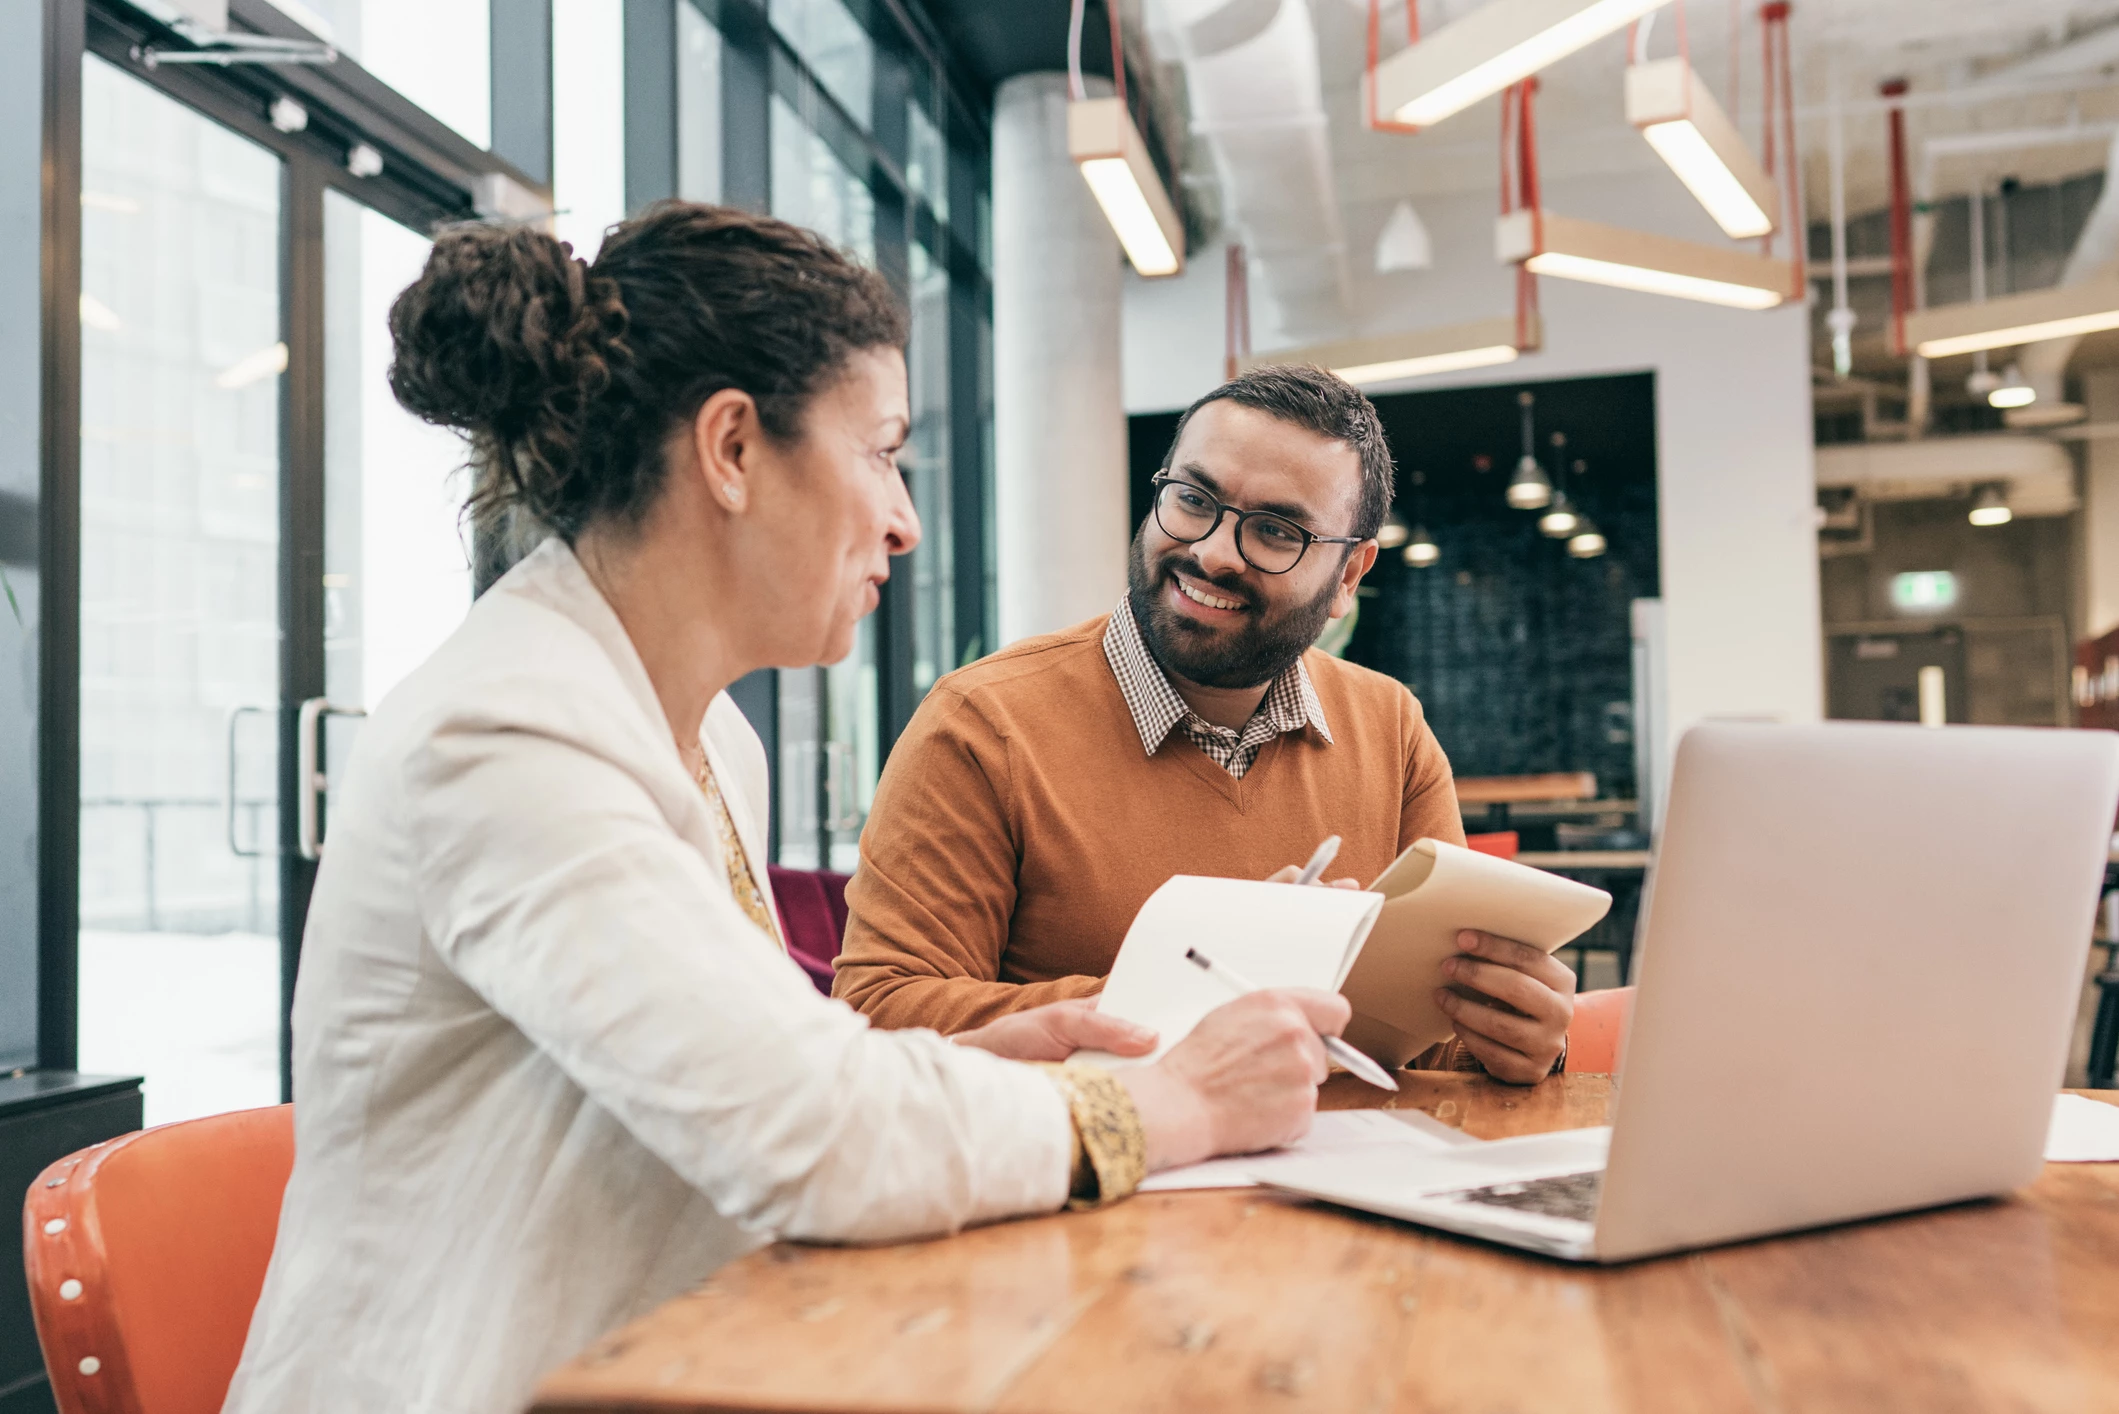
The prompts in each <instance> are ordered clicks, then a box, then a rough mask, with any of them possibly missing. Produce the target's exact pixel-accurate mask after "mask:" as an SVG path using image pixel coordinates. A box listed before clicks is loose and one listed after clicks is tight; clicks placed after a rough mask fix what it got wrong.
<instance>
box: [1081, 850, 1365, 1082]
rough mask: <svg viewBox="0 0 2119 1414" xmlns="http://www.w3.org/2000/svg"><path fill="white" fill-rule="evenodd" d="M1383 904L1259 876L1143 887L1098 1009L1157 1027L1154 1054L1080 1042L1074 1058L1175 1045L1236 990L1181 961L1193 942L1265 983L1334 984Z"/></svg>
mask: <svg viewBox="0 0 2119 1414" xmlns="http://www.w3.org/2000/svg"><path fill="white" fill-rule="evenodd" d="M1382 907H1383V896H1382V895H1381V894H1372V893H1360V892H1356V891H1355V890H1352V889H1319V888H1296V887H1294V886H1293V885H1290V884H1267V883H1261V882H1259V881H1258V880H1255V879H1207V878H1201V877H1199V876H1197V875H1192V874H1179V875H1177V876H1175V877H1174V878H1172V879H1171V880H1170V881H1169V882H1168V883H1166V884H1164V885H1163V886H1162V887H1161V888H1159V889H1157V890H1156V891H1155V892H1154V893H1152V894H1150V895H1149V896H1148V901H1147V902H1146V903H1144V904H1142V905H1141V907H1140V912H1139V913H1137V914H1135V915H1134V918H1133V926H1132V927H1131V928H1129V929H1127V930H1126V941H1125V943H1124V944H1123V945H1122V946H1121V947H1120V948H1119V950H1118V960H1117V961H1116V962H1115V963H1113V964H1112V966H1111V977H1110V980H1108V981H1107V982H1105V983H1104V990H1103V992H1102V993H1101V994H1100V995H1099V996H1098V997H1097V999H1096V1009H1097V1010H1098V1011H1102V1012H1108V1013H1110V1014H1111V1015H1113V1016H1118V1017H1123V1018H1124V1019H1125V1020H1127V1021H1131V1022H1136V1023H1138V1024H1139V1025H1142V1026H1148V1027H1153V1028H1154V1030H1155V1032H1156V1036H1157V1045H1156V1048H1155V1050H1154V1052H1153V1053H1152V1054H1150V1055H1146V1056H1140V1057H1132V1056H1114V1055H1112V1054H1110V1053H1109V1052H1107V1051H1077V1052H1075V1059H1077V1060H1085V1061H1089V1062H1091V1063H1093V1064H1096V1065H1102V1066H1107V1067H1118V1066H1127V1065H1145V1064H1146V1063H1148V1062H1149V1061H1152V1060H1156V1059H1158V1058H1159V1057H1161V1055H1162V1054H1163V1052H1165V1051H1167V1050H1169V1049H1170V1047H1172V1046H1174V1045H1176V1044H1177V1043H1178V1042H1179V1041H1181V1040H1183V1039H1184V1038H1185V1036H1186V1035H1187V1034H1189V1033H1190V1031H1191V1030H1192V1028H1193V1027H1195V1026H1197V1025H1198V1024H1199V1022H1200V1019H1201V1018H1202V1017H1204V1016H1205V1015H1206V1014H1207V1013H1208V1012H1210V1011H1212V1010H1214V1008H1216V1007H1218V1006H1222V1005H1224V1004H1226V1003H1227V1002H1229V1001H1231V1000H1233V999H1234V996H1235V994H1234V993H1233V992H1232V991H1231V990H1230V989H1229V985H1228V984H1227V983H1226V982H1224V981H1222V980H1221V979H1220V978H1218V977H1215V976H1212V975H1210V974H1209V973H1206V972H1202V971H1201V970H1200V969H1199V968H1197V967H1195V966H1194V965H1192V964H1191V963H1190V962H1187V961H1186V960H1185V950H1186V949H1187V948H1198V949H1199V950H1200V951H1201V952H1203V953H1205V954H1206V955H1207V956H1208V957H1210V958H1212V959H1213V960H1214V961H1215V962H1218V963H1221V964H1223V965H1225V966H1227V967H1229V968H1230V969H1231V970H1233V971H1235V972H1236V973H1238V974H1239V975H1240V976H1242V977H1244V978H1245V979H1246V980H1248V981H1251V982H1255V983H1257V984H1258V985H1259V986H1261V987H1314V988H1316V989H1317V990H1318V991H1321V992H1329V991H1333V990H1336V989H1337V988H1338V986H1339V984H1340V983H1341V982H1342V981H1344V980H1345V978H1346V975H1347V969H1349V968H1350V967H1352V966H1353V965H1354V959H1355V958H1356V957H1358V956H1360V954H1361V945H1362V943H1363V942H1365V941H1366V940H1367V938H1368V935H1369V929H1370V928H1371V927H1372V926H1374V924H1375V922H1376V914H1377V911H1378V910H1379V909H1381V908H1382Z"/></svg>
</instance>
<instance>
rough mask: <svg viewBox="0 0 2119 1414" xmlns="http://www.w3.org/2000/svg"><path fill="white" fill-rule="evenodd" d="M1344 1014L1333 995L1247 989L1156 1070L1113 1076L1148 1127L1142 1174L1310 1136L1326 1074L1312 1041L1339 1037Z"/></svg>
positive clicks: (1319, 1044) (1343, 1002) (1321, 1051)
mask: <svg viewBox="0 0 2119 1414" xmlns="http://www.w3.org/2000/svg"><path fill="white" fill-rule="evenodd" d="M1351 1014H1352V1013H1351V1012H1350V1011H1349V1009H1348V1007H1347V1004H1346V998H1344V997H1341V996H1338V995H1336V994H1334V993H1331V992H1318V991H1312V990H1310V989H1308V988H1297V987H1290V988H1286V989H1282V990H1275V991H1264V992H1253V993H1252V994H1250V995H1249V996H1245V997H1239V998H1237V999H1236V1000H1235V1001H1232V1002H1230V1003H1228V1004H1227V1005H1226V1006H1222V1007H1218V1008H1216V1009H1215V1010H1213V1011H1211V1012H1209V1013H1208V1014H1207V1016H1206V1019H1205V1020H1203V1021H1201V1022H1200V1023H1199V1025H1198V1026H1196V1027H1194V1028H1193V1029H1192V1033H1191V1034H1190V1035H1189V1036H1186V1037H1185V1039H1184V1040H1182V1041H1179V1042H1178V1043H1177V1044H1176V1045H1175V1046H1172V1047H1171V1048H1170V1053H1169V1054H1168V1055H1166V1056H1164V1057H1163V1058H1162V1059H1161V1060H1159V1061H1157V1062H1156V1063H1155V1064H1154V1065H1151V1066H1142V1067H1139V1068H1137V1069H1131V1070H1122V1071H1119V1072H1118V1073H1117V1074H1118V1078H1119V1079H1120V1080H1121V1081H1122V1082H1124V1084H1125V1086H1126V1089H1127V1090H1128V1091H1129V1092H1131V1094H1132V1096H1133V1105H1134V1108H1135V1109H1136V1110H1138V1111H1139V1113H1140V1118H1141V1125H1142V1127H1143V1128H1144V1129H1145V1130H1146V1131H1147V1139H1148V1170H1149V1172H1151V1173H1152V1172H1154V1171H1156V1170H1158V1169H1166V1168H1173V1167H1175V1166H1177V1165H1179V1164H1189V1163H1197V1162H1198V1161H1199V1160H1201V1159H1206V1158H1211V1157H1213V1156H1214V1155H1216V1154H1250V1153H1256V1152H1257V1151H1258V1150H1260V1149H1272V1148H1277V1147H1279V1146H1280V1145H1282V1144H1287V1143H1290V1142H1292V1141H1294V1140H1296V1139H1300V1138H1301V1137H1302V1136H1303V1135H1305V1134H1307V1133H1309V1131H1310V1117H1311V1116H1312V1115H1313V1114H1314V1113H1315V1112H1316V1109H1317V1087H1318V1086H1319V1085H1321V1084H1322V1083H1323V1082H1324V1077H1325V1075H1326V1073H1327V1071H1328V1067H1327V1065H1326V1062H1325V1056H1324V1043H1323V1042H1322V1041H1320V1040H1318V1037H1319V1035H1320V1034H1322V1035H1330V1036H1336V1035H1338V1034H1339V1031H1340V1029H1341V1028H1342V1027H1344V1026H1345V1025H1346V1023H1347V1018H1348V1016H1350V1015H1351Z"/></svg>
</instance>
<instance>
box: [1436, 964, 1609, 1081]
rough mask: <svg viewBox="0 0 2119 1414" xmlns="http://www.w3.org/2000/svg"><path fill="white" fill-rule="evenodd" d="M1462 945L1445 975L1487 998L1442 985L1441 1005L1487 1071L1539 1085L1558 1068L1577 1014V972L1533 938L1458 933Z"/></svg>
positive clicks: (1444, 967) (1500, 1077)
mask: <svg viewBox="0 0 2119 1414" xmlns="http://www.w3.org/2000/svg"><path fill="white" fill-rule="evenodd" d="M1457 949H1458V952H1457V956H1455V957H1453V958H1450V959H1449V960H1448V961H1446V962H1444V963H1443V964H1442V973H1443V975H1444V976H1445V977H1447V978H1449V980H1450V981H1451V982H1452V983H1454V984H1455V986H1456V987H1463V988H1466V989H1467V990H1470V991H1474V992H1478V993H1481V994H1482V999H1481V1000H1478V1001H1473V1000H1470V999H1468V998H1466V997H1463V996H1460V995H1459V994H1458V993H1457V992H1456V990H1455V989H1454V988H1453V987H1443V988H1441V989H1440V990H1438V991H1437V992H1436V993H1435V1001H1436V1003H1437V1004H1438V1005H1439V1006H1441V1008H1442V1010H1443V1012H1444V1013H1445V1014H1446V1015H1447V1016H1448V1017H1449V1019H1450V1020H1451V1021H1453V1022H1455V1023H1456V1026H1457V1039H1458V1040H1460V1041H1462V1042H1464V1047H1465V1049H1466V1050H1468V1051H1470V1052H1471V1053H1472V1054H1473V1055H1475V1056H1477V1057H1478V1058H1479V1063H1480V1064H1481V1065H1483V1066H1485V1067H1486V1073H1487V1074H1489V1075H1491V1076H1493V1077H1494V1078H1495V1079H1496V1080H1506V1081H1508V1082H1509V1083H1510V1084H1512V1085H1535V1084H1536V1083H1537V1082H1539V1081H1540V1080H1543V1079H1544V1078H1545V1077H1546V1076H1547V1075H1549V1074H1550V1073H1551V1072H1552V1067H1553V1062H1554V1061H1556V1060H1558V1059H1559V1058H1560V1048H1561V1047H1562V1046H1563V1045H1565V1044H1566V1042H1567V1025H1568V1023H1569V1022H1571V1021H1573V1020H1574V1015H1575V975H1574V973H1573V972H1571V971H1569V970H1568V968H1567V966H1566V964H1564V963H1562V962H1561V961H1560V960H1559V959H1557V958H1554V957H1549V956H1547V955H1546V954H1545V953H1542V952H1539V951H1538V950H1537V949H1536V948H1534V947H1531V946H1530V945H1529V944H1528V943H1518V942H1511V941H1510V940H1509V939H1507V938H1496V937H1494V936H1493V935H1492V934H1491V933H1474V932H1471V931H1470V930H1466V931H1465V932H1462V933H1459V934H1458V935H1457Z"/></svg>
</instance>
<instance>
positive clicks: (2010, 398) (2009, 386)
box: [1987, 363, 2038, 408]
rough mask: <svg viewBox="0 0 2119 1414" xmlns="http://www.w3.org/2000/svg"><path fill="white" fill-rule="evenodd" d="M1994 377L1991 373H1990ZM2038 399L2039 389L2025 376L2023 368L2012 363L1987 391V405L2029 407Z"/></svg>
mask: <svg viewBox="0 0 2119 1414" xmlns="http://www.w3.org/2000/svg"><path fill="white" fill-rule="evenodd" d="M1988 376H1989V377H1992V375H1991V374H1989V375H1988ZM2037 401H2038V390H2037V389H2036V388H2033V387H2032V386H2031V384H2030V381H2029V380H2028V379H2026V378H2025V377H2024V376H2023V370H2022V369H2021V368H2019V367H2018V366H2017V365H2015V364H2013V363H2012V364H2010V365H2009V366H2008V369H2007V371H2005V372H2004V373H2003V374H2002V375H2001V377H2000V379H1998V380H1997V381H1996V382H1995V384H1994V386H1993V388H1991V389H1990V390H1989V391H1988V393H1987V405H1988V406H1989V407H1997V408H2020V407H2029V406H2030V405H2031V404H2032V403H2035V402H2037Z"/></svg>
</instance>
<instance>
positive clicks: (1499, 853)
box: [1464, 830, 1523, 859]
mask: <svg viewBox="0 0 2119 1414" xmlns="http://www.w3.org/2000/svg"><path fill="white" fill-rule="evenodd" d="M1522 841H1523V837H1522V836H1521V835H1520V834H1518V833H1517V832H1516V831H1514V830H1494V831H1491V832H1489V833H1487V834H1483V835H1466V836H1465V837H1464V844H1465V847H1466V848H1467V849H1475V850H1477V851H1478V852H1479V853H1481V854H1491V855H1493V856H1495V857H1496V858H1500V859H1514V858H1515V857H1516V850H1517V848H1518V847H1519V846H1520V845H1521V844H1522Z"/></svg>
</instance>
